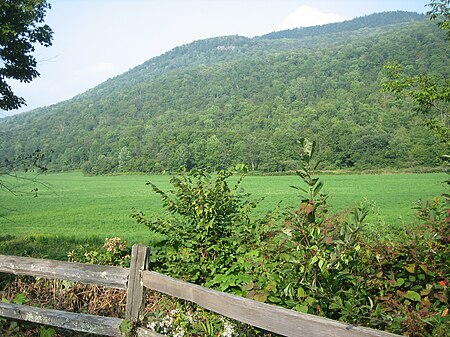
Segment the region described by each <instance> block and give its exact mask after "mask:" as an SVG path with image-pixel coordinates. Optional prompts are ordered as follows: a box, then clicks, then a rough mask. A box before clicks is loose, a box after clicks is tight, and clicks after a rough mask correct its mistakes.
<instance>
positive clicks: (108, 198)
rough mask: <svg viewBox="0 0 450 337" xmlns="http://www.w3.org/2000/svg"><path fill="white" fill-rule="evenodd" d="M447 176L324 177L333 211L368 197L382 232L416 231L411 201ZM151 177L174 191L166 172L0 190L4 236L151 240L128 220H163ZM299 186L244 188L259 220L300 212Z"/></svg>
mask: <svg viewBox="0 0 450 337" xmlns="http://www.w3.org/2000/svg"><path fill="white" fill-rule="evenodd" d="M446 178H447V176H446V174H444V173H428V174H383V175H364V174H361V175H357V174H351V175H323V176H321V179H322V180H323V181H324V183H325V187H324V190H325V191H326V192H328V193H329V194H330V204H331V206H332V210H333V211H342V210H344V209H346V208H351V207H354V206H355V204H356V203H357V202H361V201H364V200H366V201H367V202H369V203H370V204H371V207H372V209H373V210H374V212H372V215H371V217H370V218H369V221H371V222H372V223H373V225H372V228H373V230H376V229H377V228H378V227H380V228H381V227H382V229H383V230H385V231H389V230H390V229H392V230H394V231H399V230H402V228H403V227H405V226H411V224H412V223H413V222H414V214H415V213H414V210H412V207H413V206H414V202H415V201H417V200H418V199H429V198H432V197H434V196H437V195H440V194H442V193H443V192H445V189H446V187H445V186H444V184H442V181H444V180H445V179H446ZM148 180H150V181H151V182H152V183H154V184H156V185H157V186H158V187H159V188H161V189H163V190H167V189H170V187H171V185H170V183H169V180H170V177H169V176H162V175H152V176H145V175H124V176H98V177H86V176H83V175H82V174H81V173H59V174H48V175H45V176H39V177H38V183H37V184H36V183H35V184H34V185H30V183H27V185H25V186H18V190H22V191H30V190H32V188H34V187H38V188H39V192H38V196H37V197H34V194H33V193H24V194H17V195H14V194H11V193H9V192H6V191H0V235H3V236H5V235H10V236H14V237H17V236H24V235H31V234H37V235H40V236H41V235H47V236H48V235H50V236H56V237H71V238H73V240H75V241H76V240H85V239H86V240H87V239H89V238H91V239H92V238H96V237H97V238H98V240H100V241H101V240H103V238H105V237H113V236H119V237H123V238H125V239H127V240H128V241H130V242H141V243H148V241H149V232H148V230H147V229H146V228H145V227H143V226H142V225H138V224H137V223H136V222H135V221H134V220H133V219H131V218H130V213H131V210H132V209H133V208H138V209H141V210H142V211H144V213H145V214H146V215H147V216H155V217H156V216H164V214H162V213H161V212H162V204H161V201H160V200H159V197H158V196H157V195H156V193H154V192H153V191H152V190H151V188H150V187H149V186H147V185H146V184H145V182H146V181H148ZM13 183H15V184H20V182H13ZM42 183H43V184H42ZM298 184H300V181H299V178H298V177H296V176H248V177H245V179H244V181H243V183H242V188H243V189H244V190H245V191H246V192H249V193H251V195H252V197H253V198H255V199H260V198H264V199H263V200H262V201H260V203H259V205H258V207H257V209H256V210H255V216H260V215H263V214H264V213H265V212H267V211H271V210H273V209H274V208H275V207H276V206H277V204H278V203H280V202H281V204H280V209H281V210H283V209H285V208H287V207H295V206H296V205H297V203H298V201H299V199H298V197H297V191H296V190H295V189H292V188H290V187H289V186H290V185H298ZM48 244H49V245H57V244H58V243H57V241H54V242H49V243H48Z"/></svg>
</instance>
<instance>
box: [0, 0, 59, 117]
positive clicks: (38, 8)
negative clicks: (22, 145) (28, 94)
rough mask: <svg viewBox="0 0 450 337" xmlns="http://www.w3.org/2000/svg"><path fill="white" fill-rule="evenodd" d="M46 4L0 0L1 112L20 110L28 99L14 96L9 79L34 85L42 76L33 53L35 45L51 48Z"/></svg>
mask: <svg viewBox="0 0 450 337" xmlns="http://www.w3.org/2000/svg"><path fill="white" fill-rule="evenodd" d="M48 9H50V4H49V3H47V1H45V0H0V22H1V24H0V109H3V110H13V109H18V108H20V107H21V106H23V105H24V104H25V99H23V98H22V97H18V96H16V95H15V94H14V92H13V90H12V89H11V86H10V85H9V84H8V83H7V79H14V80H18V81H21V82H26V83H28V82H31V81H32V80H33V79H34V78H36V77H37V76H39V72H38V71H37V70H36V65H37V61H36V59H35V57H34V56H33V55H32V53H33V52H34V50H35V46H34V45H35V44H36V43H38V44H41V45H43V46H45V47H48V46H50V45H51V41H52V35H53V32H52V30H51V28H50V27H49V26H48V25H46V24H44V16H45V14H46V12H47V10H48Z"/></svg>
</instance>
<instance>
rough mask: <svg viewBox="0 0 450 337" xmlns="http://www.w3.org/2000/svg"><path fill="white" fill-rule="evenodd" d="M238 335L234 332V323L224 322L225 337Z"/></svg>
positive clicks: (223, 334)
mask: <svg viewBox="0 0 450 337" xmlns="http://www.w3.org/2000/svg"><path fill="white" fill-rule="evenodd" d="M235 335H236V332H235V331H234V326H233V323H231V322H230V321H227V320H224V321H223V333H222V336H223V337H233V336H235Z"/></svg>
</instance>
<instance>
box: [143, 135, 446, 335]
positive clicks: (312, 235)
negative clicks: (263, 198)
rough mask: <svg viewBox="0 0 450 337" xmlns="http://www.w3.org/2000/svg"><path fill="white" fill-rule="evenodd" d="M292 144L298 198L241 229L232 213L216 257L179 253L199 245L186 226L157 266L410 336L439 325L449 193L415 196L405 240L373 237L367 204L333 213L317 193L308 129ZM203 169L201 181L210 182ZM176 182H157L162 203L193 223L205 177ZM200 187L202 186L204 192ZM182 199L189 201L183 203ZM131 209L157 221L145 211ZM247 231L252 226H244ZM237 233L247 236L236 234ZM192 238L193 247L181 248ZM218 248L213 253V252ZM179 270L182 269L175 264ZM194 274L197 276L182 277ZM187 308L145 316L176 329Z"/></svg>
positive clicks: (439, 331) (437, 331) (171, 230)
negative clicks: (163, 187) (280, 212)
mask: <svg viewBox="0 0 450 337" xmlns="http://www.w3.org/2000/svg"><path fill="white" fill-rule="evenodd" d="M299 144H300V149H299V150H300V158H301V162H302V163H301V168H300V170H298V172H297V174H298V176H299V177H300V178H301V179H302V183H303V185H301V186H297V187H296V189H297V190H299V191H300V192H301V193H302V194H301V196H300V205H299V206H298V208H297V209H294V210H287V211H286V214H285V216H284V219H283V222H282V223H281V224H280V222H279V221H280V219H279V216H277V215H276V213H275V214H272V215H268V216H267V217H266V218H265V219H262V220H259V221H250V222H248V223H247V224H246V229H247V231H243V228H242V227H241V226H240V225H239V223H237V224H236V225H235V226H234V227H231V228H229V232H227V236H229V237H231V238H233V240H223V241H221V245H220V249H221V250H222V251H224V252H226V253H227V254H228V259H223V258H218V259H216V260H213V261H211V260H207V259H203V260H202V259H197V260H193V259H191V260H189V261H188V260H186V259H182V258H180V257H179V255H183V254H186V256H196V254H197V255H199V252H201V246H199V245H198V244H197V243H196V240H197V239H196V234H195V233H191V238H194V239H193V240H192V239H188V238H187V236H184V237H185V239H186V240H188V241H186V242H183V248H182V249H178V250H175V249H172V250H170V249H169V250H166V251H164V250H160V251H158V254H160V256H159V257H158V259H159V262H160V263H159V264H158V265H157V266H158V269H159V270H160V271H161V272H163V273H169V274H172V275H173V274H175V275H176V276H177V277H183V276H184V277H185V278H188V279H190V280H193V281H197V282H200V283H204V282H205V281H206V282H205V285H206V286H208V287H213V288H216V289H218V290H221V291H226V292H231V293H234V294H237V295H241V296H245V297H247V298H250V299H254V300H257V301H262V302H267V303H272V304H275V305H281V306H284V307H287V308H290V309H294V310H298V311H301V312H307V313H310V314H316V315H322V316H325V317H328V318H332V319H336V320H341V321H345V322H348V323H352V324H363V325H366V326H370V327H374V328H380V329H384V330H387V331H392V332H396V333H402V334H403V333H406V334H408V335H410V336H419V335H420V336H427V335H430V336H431V335H445V334H446V333H447V332H448V328H447V327H448V307H447V303H448V299H447V298H448V297H447V296H448V293H447V288H448V282H449V277H450V274H449V273H450V269H449V266H448V261H449V258H450V255H449V254H450V250H449V245H448V243H449V241H448V240H449V233H448V221H449V218H448V204H447V203H446V201H445V202H443V201H440V200H438V199H436V200H433V201H431V202H429V203H421V204H420V205H419V206H418V207H420V209H419V217H420V218H421V219H423V220H426V222H425V224H424V226H422V227H420V228H415V229H414V230H411V231H410V232H408V233H407V234H406V235H407V236H406V239H405V240H404V241H398V242H394V241H386V240H384V239H383V238H381V239H380V238H377V237H375V238H372V239H371V240H367V239H366V238H365V235H364V231H365V227H366V226H367V224H366V216H367V215H368V207H367V205H366V204H360V205H358V206H357V207H355V208H354V209H353V210H351V211H348V212H343V213H340V214H330V213H329V212H328V205H327V195H326V194H324V193H320V190H321V187H322V185H323V183H322V182H321V181H320V179H319V177H317V176H316V175H315V172H314V169H315V167H316V163H317V161H316V159H315V153H316V152H315V149H316V144H315V143H314V142H311V141H309V140H307V139H302V140H301V141H300V142H299ZM196 174H197V173H196ZM202 177H203V176H202ZM208 179H210V178H208ZM208 179H207V182H206V183H205V186H210V185H211V183H210V182H209V181H208ZM217 179H219V180H221V179H222V178H220V176H218V178H217ZM176 183H177V184H179V186H178V189H177V191H176V192H175V191H173V192H172V194H175V195H176V199H174V198H173V196H172V195H170V196H169V195H168V194H167V193H165V192H162V191H160V190H159V189H157V188H155V191H156V192H157V193H159V194H160V195H161V196H162V198H163V200H164V202H165V207H166V208H168V209H171V210H172V211H173V212H174V213H176V214H178V213H183V221H182V223H183V224H185V225H186V226H187V227H189V226H190V225H189V224H190V223H191V224H192V223H203V222H202V221H204V220H206V219H208V216H207V215H208V213H204V212H201V213H200V214H199V213H197V212H194V211H193V210H196V209H202V208H201V207H199V205H204V204H203V203H201V204H199V200H204V199H202V198H200V199H192V195H193V194H195V193H194V192H193V191H205V189H206V187H204V188H200V187H199V186H198V185H197V184H196V183H197V181H196V180H191V179H189V178H188V177H185V178H183V179H180V178H177V179H176ZM181 186H182V187H183V188H180V187H181ZM302 186H305V187H306V188H303V187H302ZM318 186H320V188H318ZM208 191H209V189H208ZM316 192H317V193H316ZM214 193H215V194H214V195H215V198H214V200H216V199H219V200H223V198H222V197H218V196H217V194H220V193H224V194H225V195H228V193H229V190H228V189H218V190H215V192H214ZM198 194H199V195H204V193H203V192H202V193H198ZM181 205H183V206H187V207H181ZM190 205H192V206H193V209H191V208H190ZM216 207H217V204H216ZM185 209H189V210H190V211H187V212H182V211H181V210H185ZM135 216H136V218H137V219H138V220H139V221H140V222H141V223H144V224H146V225H148V226H149V227H150V228H153V229H155V227H152V226H151V225H150V224H149V222H148V220H146V219H145V218H143V217H141V216H142V214H139V213H138V214H137V215H135ZM158 221H159V220H157V221H156V223H157V224H158ZM172 221H175V223H176V222H177V221H180V220H172ZM159 225H160V226H161V228H166V230H167V231H168V232H167V233H165V234H166V235H169V234H170V236H171V237H172V238H173V237H177V236H178V235H179V234H178V233H177V232H176V231H181V232H183V231H186V229H184V228H183V227H182V226H174V225H173V223H170V222H165V223H164V224H161V223H160V224H159ZM246 232H248V233H250V235H245V233H246ZM211 236H212V237H214V234H211ZM237 236H241V237H243V238H244V239H243V240H237V239H236V237H237ZM204 240H206V239H204ZM167 242H170V241H169V240H167ZM191 245H193V246H195V247H196V248H195V249H193V250H189V248H186V247H190V246H191ZM171 248H172V246H171ZM184 249H186V250H185V251H183V250H184ZM180 253H181V254H180ZM215 254H217V256H220V252H215ZM164 255H165V257H163V256H164ZM231 255H232V256H231ZM161 261H164V263H161ZM199 265H200V266H199ZM202 268H206V269H204V270H205V271H206V273H205V275H204V276H203V277H198V276H197V275H201V272H200V270H202ZM177 270H182V272H181V273H180V272H178V274H177ZM193 274H194V275H195V276H194V277H192V276H188V277H186V275H193ZM184 315H185V313H181V312H179V311H176V312H175V311H174V312H169V313H167V312H165V313H164V312H163V314H161V317H159V320H156V321H154V323H150V324H151V325H152V327H154V328H155V330H156V331H160V332H161V331H162V332H164V331H165V330H164V329H166V328H167V324H166V323H164V322H166V321H167V322H169V321H170V322H171V324H172V323H173V324H174V326H173V329H174V330H173V331H174V332H173V333H177V329H182V327H183V324H189V323H186V322H189V319H187V318H186V317H185V316H184ZM175 322H176V323H175ZM183 322H185V323H183ZM177 324H178V325H177ZM213 326H214V325H211V326H210V327H211V329H213ZM191 328H193V327H191ZM180 331H181V330H180ZM180 331H179V332H180Z"/></svg>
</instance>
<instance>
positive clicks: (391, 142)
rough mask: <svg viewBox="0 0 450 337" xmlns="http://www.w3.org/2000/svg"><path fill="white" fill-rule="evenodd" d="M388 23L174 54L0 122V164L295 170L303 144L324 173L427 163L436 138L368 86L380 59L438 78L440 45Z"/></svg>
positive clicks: (222, 43)
mask: <svg viewBox="0 0 450 337" xmlns="http://www.w3.org/2000/svg"><path fill="white" fill-rule="evenodd" d="M397 14H399V15H400V16H399V17H400V18H402V19H401V20H400V19H399V21H400V23H398V24H393V23H392V21H395V20H394V19H393V18H394V17H395V15H394V16H393V14H390V13H384V14H377V15H376V16H377V20H374V19H373V17H370V16H368V17H364V18H358V19H355V20H357V21H358V22H357V24H358V25H361V21H364V20H369V21H368V22H369V23H371V25H372V27H369V28H367V27H365V26H363V27H364V28H361V29H356V30H351V31H345V30H343V29H340V28H339V26H334V28H336V27H337V28H336V29H334V30H333V29H331V28H332V27H333V26H332V25H331V26H330V27H328V28H327V29H328V30H329V32H326V33H321V34H317V35H316V36H311V35H309V36H298V37H297V38H295V39H286V38H285V37H283V38H281V39H273V38H263V37H259V38H253V39H249V38H244V37H239V36H230V37H220V38H213V39H207V40H202V41H196V42H193V43H192V44H188V45H185V46H181V47H177V48H175V49H173V50H172V51H170V52H168V53H166V54H163V55H161V56H159V57H156V58H153V59H151V60H149V61H147V62H145V63H143V64H142V65H140V66H138V67H136V68H134V69H132V70H130V71H129V72H127V73H125V74H123V75H120V76H117V77H116V78H113V79H110V80H108V81H106V82H104V83H102V84H101V85H99V86H98V87H96V88H94V89H91V90H89V91H87V92H86V93H84V94H82V95H78V96H77V97H75V98H74V99H72V100H69V101H67V102H62V103H59V104H56V105H54V106H51V107H47V108H41V109H37V110H35V111H32V112H30V113H27V114H23V115H19V116H14V117H12V118H8V119H6V120H2V121H0V135H2V137H4V139H2V142H1V145H0V154H1V157H4V158H11V157H13V156H14V155H16V154H18V153H20V152H22V151H23V152H32V151H33V150H35V149H36V148H40V149H43V150H49V149H52V150H53V151H54V158H53V162H52V168H53V169H54V170H67V169H77V168H80V167H82V168H83V170H84V171H85V172H88V173H108V172H116V171H153V172H155V171H163V170H174V169H177V168H178V167H180V166H186V167H187V168H192V167H208V168H210V169H213V170H214V169H220V168H226V167H229V166H231V165H234V164H236V163H246V164H248V165H249V167H250V168H252V169H257V170H261V171H283V170H289V169H293V168H295V167H296V160H297V159H298V153H297V144H296V141H297V139H299V138H301V137H305V136H306V137H310V138H313V139H316V140H317V141H318V142H319V144H320V147H321V154H322V157H323V167H327V168H336V167H337V168H348V167H357V168H372V167H410V166H423V165H425V166H434V165H438V164H440V155H441V154H442V153H443V151H444V149H442V147H441V145H440V144H439V142H438V140H437V139H436V138H435V137H434V136H433V135H432V134H431V133H430V132H429V131H428V130H427V128H426V127H424V126H423V125H422V123H421V118H420V117H419V116H416V115H415V113H414V111H412V109H411V107H410V106H409V105H408V104H409V103H408V102H405V103H399V102H393V101H391V100H390V99H389V97H386V96H385V95H384V94H383V93H382V92H381V91H380V80H381V79H382V77H383V75H382V69H383V65H384V63H385V62H386V61H389V60H399V61H401V62H402V64H404V65H405V66H406V68H407V69H409V70H411V71H412V72H416V73H420V72H430V71H431V72H433V71H435V72H436V73H440V74H444V75H445V76H447V77H448V75H449V72H450V67H449V64H448V56H447V55H449V53H448V52H449V50H448V47H447V45H448V44H446V43H444V41H445V34H443V33H442V32H440V31H439V29H438V28H437V27H436V26H435V25H434V24H433V23H430V22H428V21H424V20H421V21H414V20H417V18H418V16H417V15H416V14H411V16H410V18H409V19H408V16H407V15H405V13H403V12H400V13H397ZM383 15H388V16H389V18H388V19H383V20H382V19H381V18H383ZM405 20H406V22H405ZM374 21H377V22H380V24H379V25H377V26H374V24H373V22H374ZM411 21H412V22H411ZM386 22H388V24H386ZM369 23H368V25H369V26H370V24H369ZM336 25H340V24H336ZM341 25H342V23H341ZM327 26H328V25H327Z"/></svg>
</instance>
